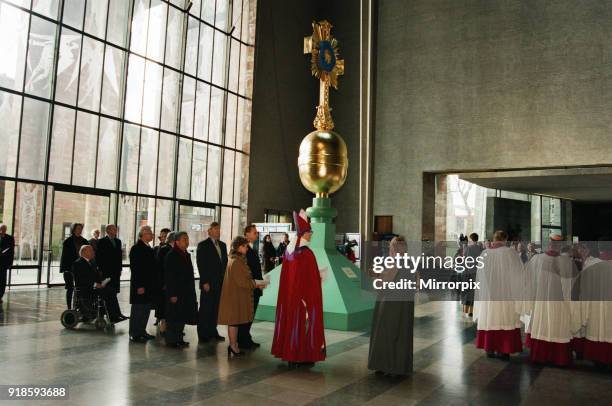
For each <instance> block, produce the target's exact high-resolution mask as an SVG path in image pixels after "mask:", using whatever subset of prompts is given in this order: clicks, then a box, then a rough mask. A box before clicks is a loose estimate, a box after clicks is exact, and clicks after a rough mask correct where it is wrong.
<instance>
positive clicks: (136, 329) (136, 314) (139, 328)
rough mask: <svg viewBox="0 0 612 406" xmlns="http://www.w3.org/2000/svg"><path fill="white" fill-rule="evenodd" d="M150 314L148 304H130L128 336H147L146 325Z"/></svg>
mask: <svg viewBox="0 0 612 406" xmlns="http://www.w3.org/2000/svg"><path fill="white" fill-rule="evenodd" d="M150 313H151V305H150V304H149V303H146V304H140V303H134V304H132V311H131V312H130V336H131V337H143V336H144V335H145V334H147V323H148V322H149V314H150Z"/></svg>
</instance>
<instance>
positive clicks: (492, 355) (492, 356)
mask: <svg viewBox="0 0 612 406" xmlns="http://www.w3.org/2000/svg"><path fill="white" fill-rule="evenodd" d="M487 358H495V353H494V352H493V351H487Z"/></svg>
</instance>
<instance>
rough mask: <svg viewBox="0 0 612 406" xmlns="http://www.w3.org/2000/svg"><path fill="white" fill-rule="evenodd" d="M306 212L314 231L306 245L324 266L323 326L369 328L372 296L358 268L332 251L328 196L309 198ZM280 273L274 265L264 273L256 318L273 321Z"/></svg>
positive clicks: (333, 227)
mask: <svg viewBox="0 0 612 406" xmlns="http://www.w3.org/2000/svg"><path fill="white" fill-rule="evenodd" d="M307 213H308V216H309V217H310V218H311V220H312V224H311V227H312V230H313V232H314V233H313V236H312V241H311V242H310V244H309V247H310V249H311V250H312V251H313V252H314V254H315V256H316V258H317V264H318V266H319V268H320V269H323V268H327V275H326V277H325V280H324V281H323V285H322V289H323V316H324V323H325V328H329V329H332V330H344V331H347V330H363V329H367V328H369V326H370V321H371V318H372V311H373V309H374V303H375V296H374V295H373V294H372V293H371V292H368V291H365V290H363V289H362V288H361V270H360V269H359V268H358V267H357V266H355V265H354V264H353V263H352V262H351V261H349V260H348V259H347V258H346V257H344V256H343V255H341V254H340V253H339V252H338V251H337V250H336V247H335V243H334V239H335V235H336V225H335V224H333V223H332V222H331V219H332V218H333V217H335V209H333V208H331V202H330V199H329V198H315V199H313V207H311V208H309V209H308V210H307ZM280 272H281V266H278V267H276V268H274V269H273V270H272V271H270V272H269V273H268V275H269V278H270V285H269V286H268V287H267V288H266V289H265V290H264V294H263V296H262V297H261V298H260V300H259V307H258V308H257V314H256V315H255V318H256V319H257V320H264V321H274V318H275V316H276V300H277V296H278V285H279V280H280Z"/></svg>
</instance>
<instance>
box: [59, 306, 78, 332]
mask: <svg viewBox="0 0 612 406" xmlns="http://www.w3.org/2000/svg"><path fill="white" fill-rule="evenodd" d="M61 321H62V326H64V327H65V328H67V329H73V328H75V327H76V325H77V324H78V323H79V313H78V312H77V311H76V310H72V309H69V310H64V312H63V313H62V317H61Z"/></svg>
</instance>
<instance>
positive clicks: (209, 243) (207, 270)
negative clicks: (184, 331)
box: [197, 222, 227, 341]
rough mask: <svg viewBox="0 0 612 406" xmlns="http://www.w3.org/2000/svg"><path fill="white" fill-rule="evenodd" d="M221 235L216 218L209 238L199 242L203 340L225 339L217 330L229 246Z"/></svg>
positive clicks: (209, 231) (199, 336)
mask: <svg viewBox="0 0 612 406" xmlns="http://www.w3.org/2000/svg"><path fill="white" fill-rule="evenodd" d="M220 236H221V226H220V225H219V223H217V222H212V223H211V224H210V227H209V228H208V238H207V239H205V240H204V241H201V242H200V243H199V244H198V250H197V263H198V271H199V273H200V310H199V312H198V338H199V339H200V341H208V340H218V341H224V340H225V338H224V337H222V336H221V335H219V332H218V331H217V314H218V313H219V301H220V300H221V288H222V287H223V276H224V275H225V268H226V267H227V246H226V245H225V243H224V242H223V241H220V240H219V238H220Z"/></svg>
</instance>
